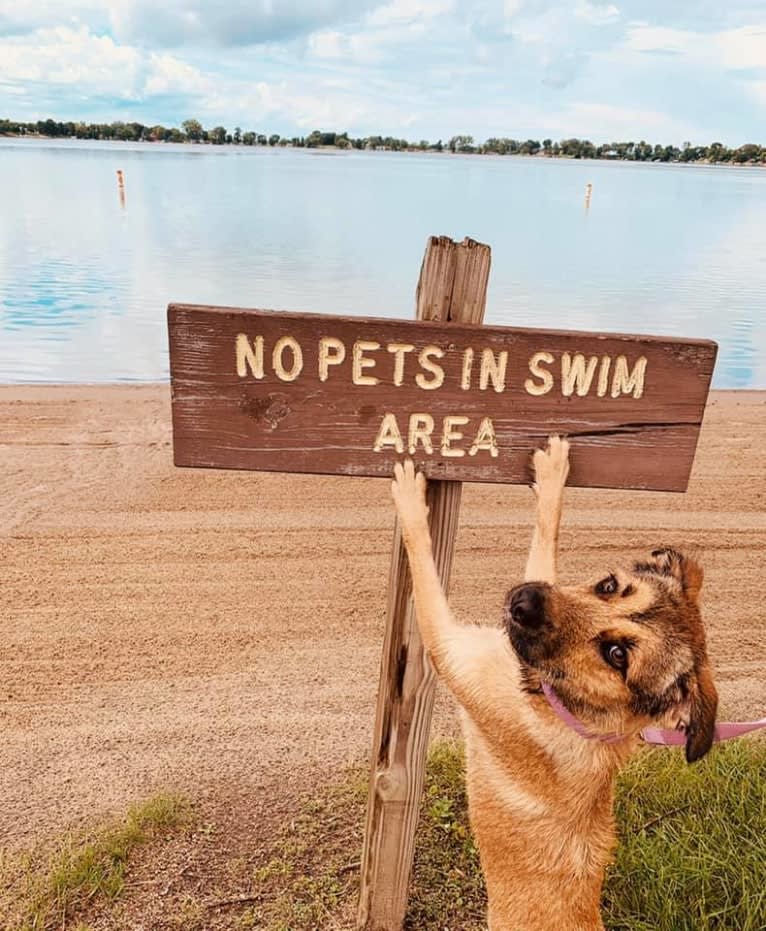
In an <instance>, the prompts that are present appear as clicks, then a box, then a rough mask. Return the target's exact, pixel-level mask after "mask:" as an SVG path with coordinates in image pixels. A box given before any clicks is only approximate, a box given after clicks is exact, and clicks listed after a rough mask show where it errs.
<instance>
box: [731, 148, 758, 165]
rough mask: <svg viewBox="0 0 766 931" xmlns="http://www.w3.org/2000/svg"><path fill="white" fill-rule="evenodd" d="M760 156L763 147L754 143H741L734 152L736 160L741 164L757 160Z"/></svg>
mask: <svg viewBox="0 0 766 931" xmlns="http://www.w3.org/2000/svg"><path fill="white" fill-rule="evenodd" d="M760 158H761V147H760V146H759V145H753V144H752V143H747V144H746V145H741V146H740V147H739V148H738V149H737V150H736V152H735V153H734V161H735V162H737V163H738V164H740V165H744V164H745V162H757V161H759V160H760Z"/></svg>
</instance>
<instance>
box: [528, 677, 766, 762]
mask: <svg viewBox="0 0 766 931" xmlns="http://www.w3.org/2000/svg"><path fill="white" fill-rule="evenodd" d="M543 694H544V695H545V697H546V698H547V699H548V704H549V705H550V706H551V708H552V709H553V711H555V713H556V714H557V715H558V717H559V718H560V719H561V720H562V721H563V722H564V724H566V725H567V726H568V727H571V729H572V730H573V731H576V732H577V733H578V734H579V735H580V736H581V737H585V738H586V740H600V741H601V742H602V743H606V744H613V743H619V741H621V740H624V739H625V735H624V734H593V733H591V731H589V730H588V728H587V727H586V726H585V725H584V724H583V723H582V721H580V720H578V718H576V717H575V716H574V715H573V714H572V712H571V711H569V710H568V709H567V708H565V707H564V704H563V702H562V701H561V699H560V698H559V697H558V695H557V694H556V693H555V691H554V690H553V688H552V687H551V686H550V685H548V683H547V682H543ZM762 728H766V718H761V720H760V721H737V722H728V721H727V722H723V723H721V724H718V725H716V729H715V737H714V738H713V743H720V742H721V741H722V740H733V739H734V738H735V737H742V735H743V734H749V733H750V732H751V731H758V730H761V729H762ZM641 739H642V740H643V741H644V743H647V744H654V745H657V746H661V747H681V746H683V745H684V744H685V743H686V733H685V732H684V731H683V730H669V729H667V728H661V727H645V728H644V729H643V730H642V731H641Z"/></svg>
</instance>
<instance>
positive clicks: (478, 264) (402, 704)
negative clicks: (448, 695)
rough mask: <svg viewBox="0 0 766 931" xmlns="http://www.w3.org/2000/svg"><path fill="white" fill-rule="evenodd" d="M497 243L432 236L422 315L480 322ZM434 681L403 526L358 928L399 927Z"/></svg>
mask: <svg viewBox="0 0 766 931" xmlns="http://www.w3.org/2000/svg"><path fill="white" fill-rule="evenodd" d="M489 268H490V248H489V246H486V245H482V244H481V243H477V242H474V241H473V240H471V239H465V240H464V241H463V242H462V243H459V244H458V243H455V242H453V241H452V240H451V239H449V238H448V237H446V236H440V237H432V238H431V239H430V241H429V243H428V246H427V248H426V253H425V256H424V258H423V265H422V268H421V270H420V281H419V282H418V288H417V318H418V319H419V320H436V321H440V322H442V323H446V322H449V321H455V322H460V323H474V324H480V323H482V321H483V319H484V308H485V304H486V298H487V280H488V278H489ZM461 490H462V484H461V483H460V482H446V481H431V482H429V485H428V504H429V508H430V513H429V522H430V526H431V538H432V540H433V549H434V557H435V560H436V566H437V568H438V570H439V575H440V578H441V581H442V585H443V586H444V587H445V589H446V588H447V586H448V585H449V579H450V573H451V570H452V556H453V553H454V548H455V536H456V534H457V526H458V515H459V511H460V497H461ZM435 685H436V680H435V674H434V670H433V667H432V666H431V662H430V660H429V659H428V657H427V656H426V654H425V652H424V650H423V644H422V642H421V639H420V633H419V631H418V626H417V622H416V618H415V611H414V607H413V603H412V583H411V579H410V573H409V565H408V562H407V554H406V552H405V549H404V544H403V542H402V537H401V533H400V531H399V527H398V526H397V527H396V528H395V531H394V547H393V554H392V559H391V573H390V578H389V588H388V614H387V618H386V633H385V641H384V644H383V655H382V659H381V670H380V686H379V690H378V704H377V711H376V721H375V739H374V743H373V753H372V772H371V776H370V795H369V800H368V805H367V825H366V829H365V837H364V850H363V852H362V874H361V890H360V897H359V910H358V914H357V927H358V928H359V929H363V931H400V929H401V927H402V923H403V921H404V915H405V911H406V908H407V892H408V887H409V881H410V872H411V870H412V860H413V855H414V852H415V831H416V828H417V821H418V811H419V807H420V797H421V793H422V790H423V777H424V774H425V764H426V756H427V753H428V738H429V733H430V729H431V713H432V710H433V702H434V690H435Z"/></svg>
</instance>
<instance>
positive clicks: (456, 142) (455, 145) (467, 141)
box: [447, 136, 473, 152]
mask: <svg viewBox="0 0 766 931" xmlns="http://www.w3.org/2000/svg"><path fill="white" fill-rule="evenodd" d="M447 145H448V147H449V150H450V152H469V151H471V150H472V149H473V136H453V137H452V138H451V139H450V141H449V142H448V143H447Z"/></svg>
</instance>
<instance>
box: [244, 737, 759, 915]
mask: <svg viewBox="0 0 766 931" xmlns="http://www.w3.org/2000/svg"><path fill="white" fill-rule="evenodd" d="M364 782H365V781H364V778H363V777H360V775H359V774H358V773H355V774H354V775H353V777H351V778H350V779H349V780H348V782H347V783H345V784H343V785H341V786H340V787H339V788H337V789H335V790H334V791H333V793H331V794H330V795H326V796H325V797H324V798H323V799H321V800H313V801H311V802H309V803H308V804H307V805H306V806H305V807H304V809H303V811H302V814H301V816H300V817H299V818H298V819H297V820H296V821H295V822H294V823H293V824H292V825H291V826H290V827H289V829H288V830H287V831H286V832H285V835H284V836H283V837H282V838H281V839H280V841H279V843H278V845H277V848H276V849H275V851H274V856H273V859H272V860H271V861H270V862H269V863H268V864H266V866H265V867H263V868H262V869H261V870H260V871H259V872H258V873H257V875H256V876H255V877H254V880H255V883H254V885H255V888H256V889H258V890H259V894H258V898H259V903H258V904H257V905H256V906H255V907H250V908H248V909H246V910H245V911H244V912H243V913H242V914H241V915H240V917H239V922H240V923H239V925H237V927H241V928H259V929H262V931H315V929H317V928H333V927H337V928H341V927H342V928H346V927H352V926H353V925H352V924H350V923H349V922H350V916H352V915H353V909H354V906H355V902H356V895H357V889H358V885H357V882H358V878H357V873H358V869H357V868H356V867H357V865H358V857H359V849H360V845H361V825H362V823H363V819H364V804H365V797H366V789H365V784H364ZM765 785H766V741H763V740H758V739H750V740H741V741H736V742H734V743H730V744H727V745H723V746H721V747H718V748H716V749H715V750H714V751H713V752H712V753H711V754H710V755H709V756H708V757H707V758H706V759H705V760H703V761H702V762H700V763H698V764H696V765H695V766H693V767H690V766H688V765H687V764H686V762H685V761H684V758H683V754H682V753H681V752H679V751H673V750H665V749H656V750H645V751H643V752H642V753H640V754H639V755H638V756H637V757H636V758H635V759H634V760H633V761H632V762H631V764H630V765H629V767H628V768H627V769H626V771H625V772H624V773H623V774H622V776H621V777H620V780H619V784H618V793H617V818H618V824H619V845H618V848H617V853H616V858H615V862H614V864H613V865H612V866H611V867H610V869H609V872H608V876H607V881H606V886H605V890H604V899H603V910H604V921H605V924H606V926H607V928H608V929H610V931H763V929H764V928H766V793H765V792H764V786H765ZM485 907H486V898H485V892H484V885H483V881H482V877H481V872H480V868H479V860H478V855H477V852H476V849H475V846H474V844H473V841H472V838H471V834H470V830H469V826H468V816H467V805H466V797H465V790H464V784H463V754H462V749H461V747H460V746H459V745H458V744H455V743H439V744H436V745H435V746H434V747H433V749H432V751H431V754H430V759H429V766H428V772H427V777H426V788H425V794H424V799H423V805H422V812H421V822H420V826H419V833H418V841H417V848H416V855H415V867H414V873H413V880H412V886H411V895H410V904H409V910H408V914H407V920H406V923H405V929H407V931H415V929H418V931H444V929H445V928H447V929H449V931H483V929H484V928H485V927H486V924H485Z"/></svg>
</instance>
